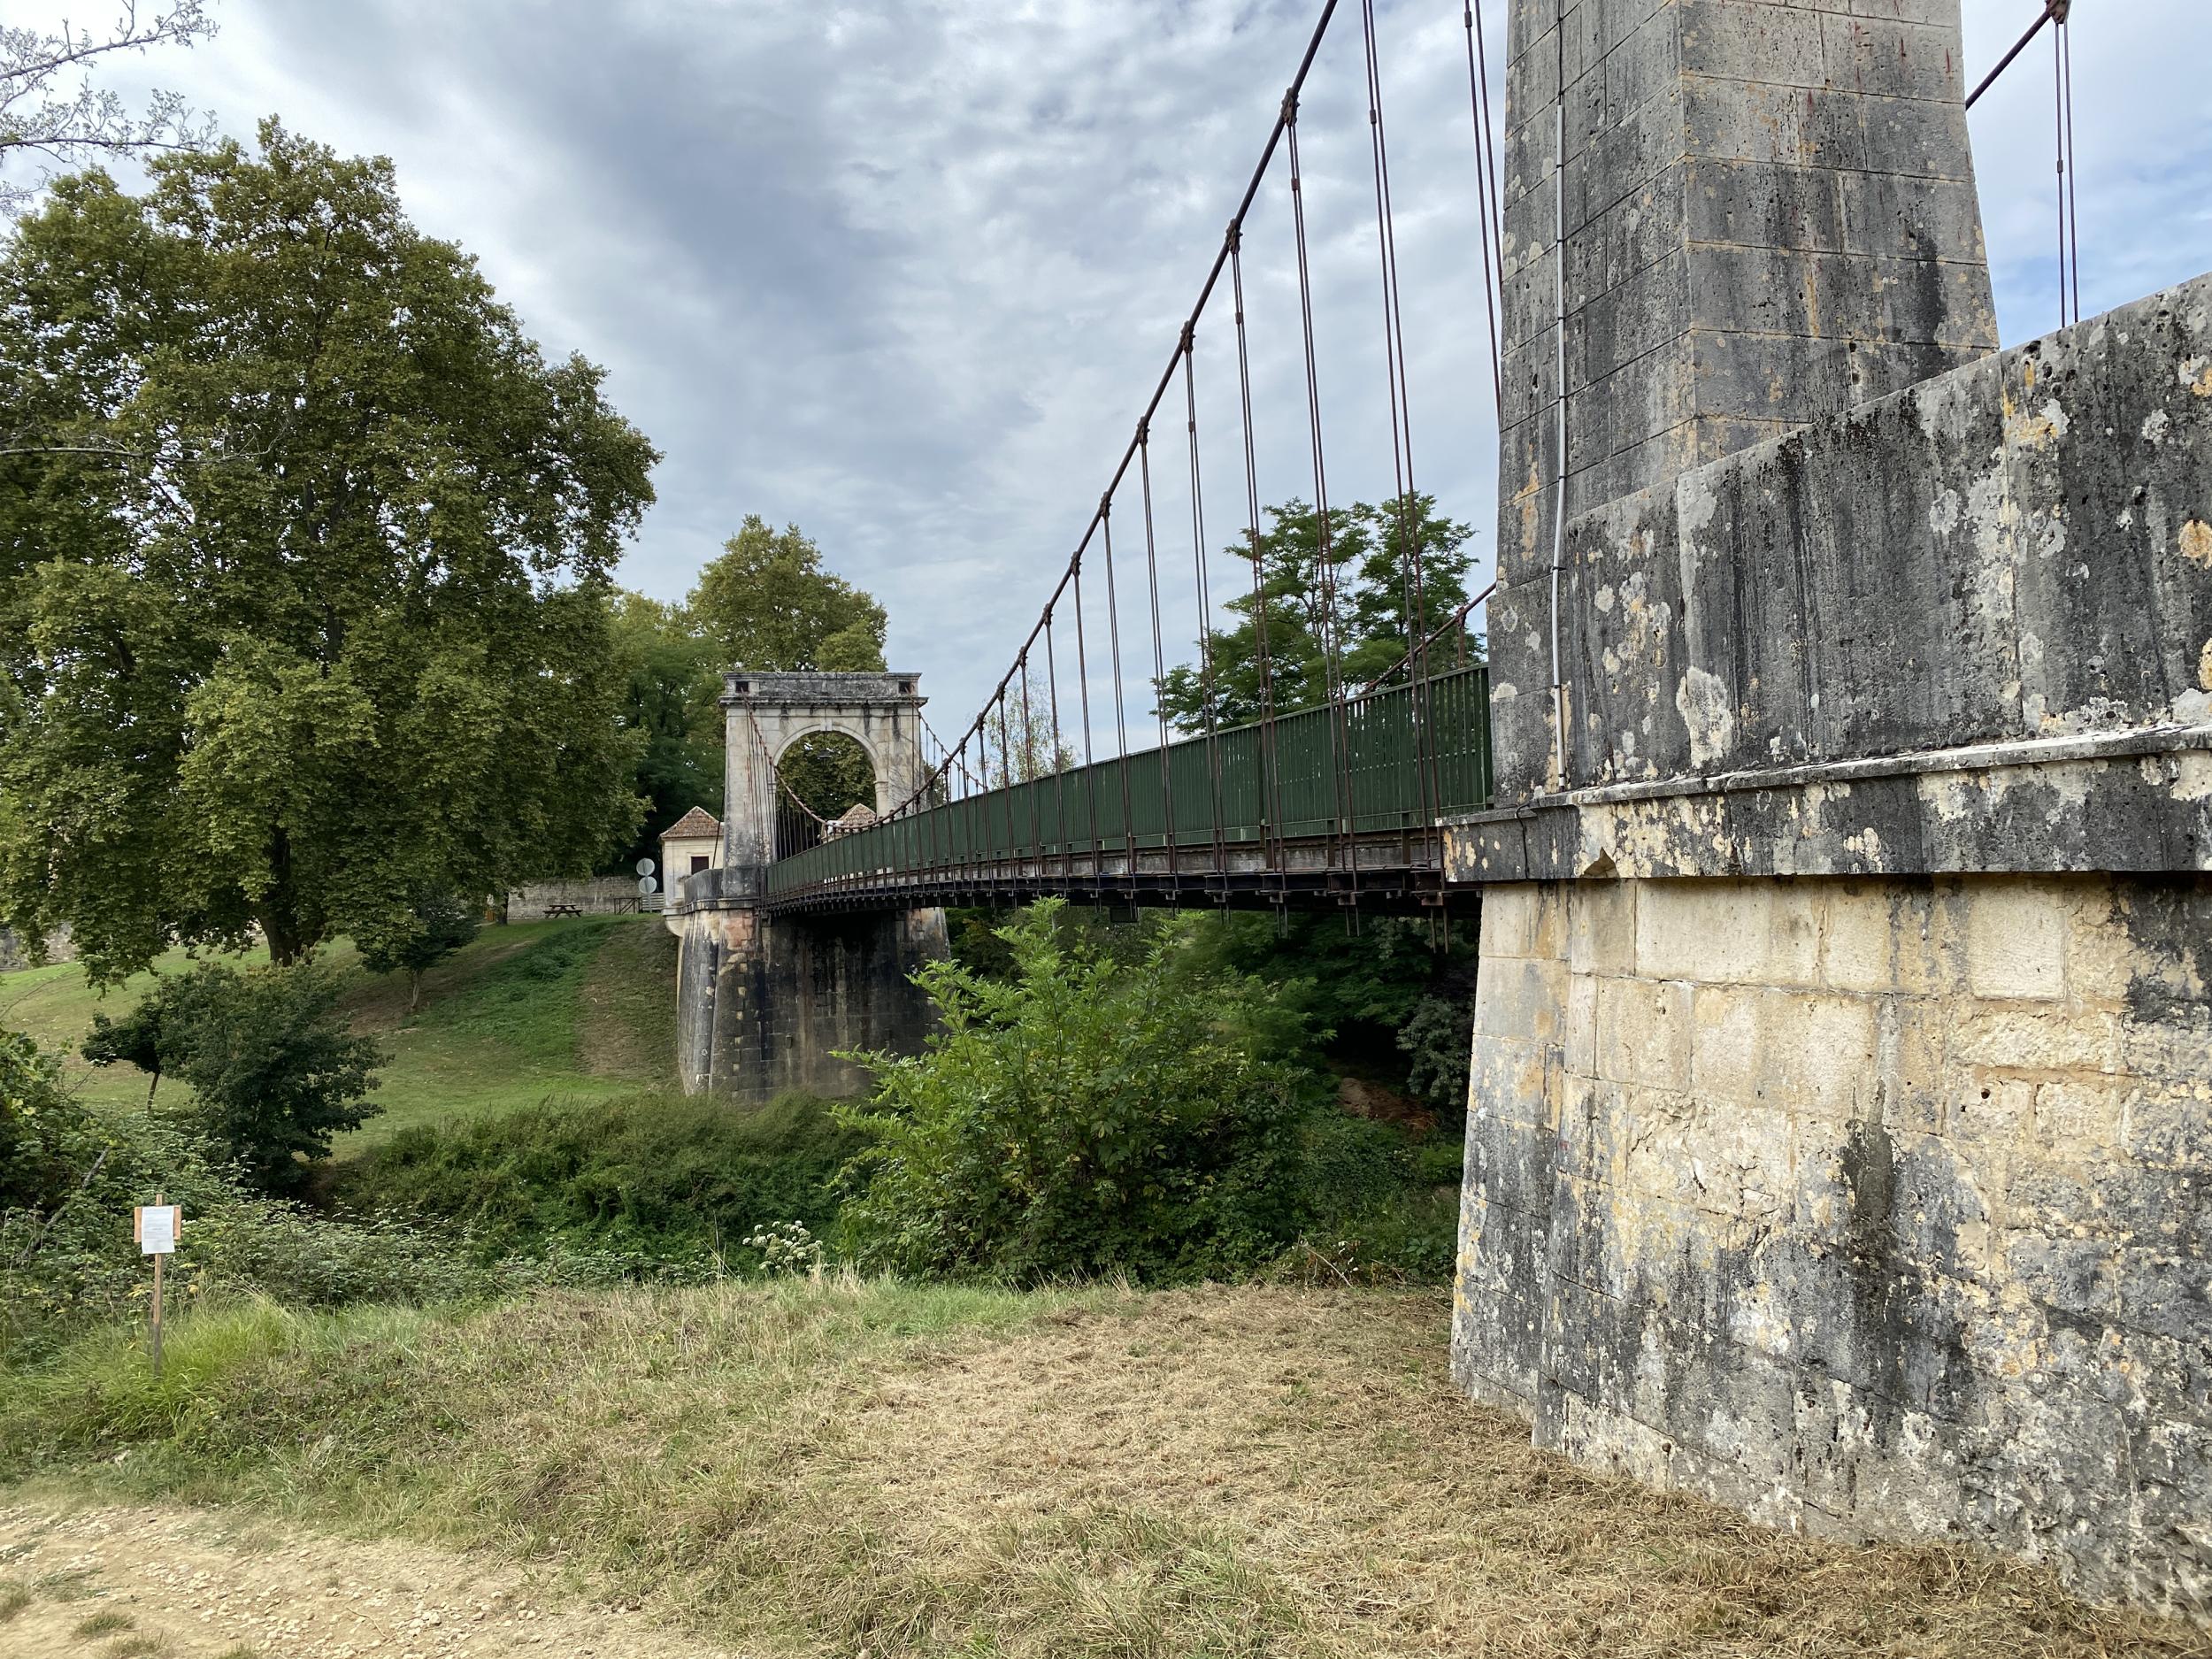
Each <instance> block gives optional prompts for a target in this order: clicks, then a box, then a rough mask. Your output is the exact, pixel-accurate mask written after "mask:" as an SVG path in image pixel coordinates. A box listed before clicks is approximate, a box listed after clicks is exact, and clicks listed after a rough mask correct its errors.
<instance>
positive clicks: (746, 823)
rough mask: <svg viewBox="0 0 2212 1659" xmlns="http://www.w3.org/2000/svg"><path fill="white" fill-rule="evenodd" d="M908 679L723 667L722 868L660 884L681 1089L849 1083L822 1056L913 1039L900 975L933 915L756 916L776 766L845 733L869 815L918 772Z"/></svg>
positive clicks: (771, 825)
mask: <svg viewBox="0 0 2212 1659" xmlns="http://www.w3.org/2000/svg"><path fill="white" fill-rule="evenodd" d="M920 683H921V682H920V677H919V676H918V675H915V674H900V673H883V674H874V673H803V672H765V673H762V672H749V671H748V670H746V669H742V668H738V669H733V670H731V671H730V672H728V673H727V674H726V675H724V676H723V695H722V709H723V712H724V716H725V725H724V746H723V754H724V773H723V811H722V836H723V844H722V866H721V868H719V869H718V870H706V871H702V872H699V873H698V874H697V875H695V876H691V877H688V878H687V879H684V880H683V881H682V882H681V883H680V884H679V886H678V887H676V888H675V890H673V891H672V892H671V893H670V895H669V905H668V910H667V920H668V927H669V931H670V932H672V933H674V934H675V935H676V936H677V938H679V939H680V940H681V941H683V943H682V950H681V953H680V958H679V967H678V971H677V998H678V1002H677V1032H678V1035H677V1045H678V1055H677V1060H678V1066H679V1070H680V1072H681V1074H682V1078H683V1084H684V1087H685V1089H686V1090H687V1092H689V1093H692V1094H718V1095H726V1096H727V1097H729V1098H731V1099H733V1100H737V1101H765V1100H768V1099H771V1098H772V1097H773V1096H774V1095H776V1094H779V1093H780V1092H782V1091H784V1090H786V1089H803V1090H807V1091H809V1092H810V1093H815V1094H849V1093H851V1092H853V1091H854V1090H855V1089H856V1088H857V1087H860V1085H861V1084H862V1082H863V1081H864V1078H863V1074H862V1073H861V1071H859V1069H858V1068H857V1067H856V1066H854V1065H853V1064H850V1063H849V1062H848V1061H843V1060H839V1059H837V1058H836V1057H835V1056H836V1054H837V1052H838V1051H840V1050H845V1049H855V1048H895V1049H912V1048H918V1047H919V1046H920V1044H921V1040H922V1037H923V1035H924V1034H925V1033H926V1032H927V1030H928V1029H929V1021H930V1011H929V1005H928V999H927V998H926V997H924V996H923V995H922V994H921V993H920V991H918V989H916V988H915V987H914V986H913V984H912V983H911V976H912V974H913V973H914V971H915V970H916V969H917V968H918V967H920V966H921V964H923V963H925V962H926V961H928V960H930V959H932V958H933V957H937V956H943V955H944V954H945V949H946V941H945V913H944V912H943V911H942V910H895V911H875V912H871V913H868V914H864V915H837V916H821V917H788V916H771V915H769V914H768V913H767V912H766V910H764V908H763V903H762V901H763V899H764V896H765V892H766V885H767V884H766V872H767V867H768V864H769V863H770V862H771V861H772V859H773V858H774V856H775V854H776V817H777V808H776V799H777V791H776V765H777V762H778V760H779V759H780V757H782V756H784V755H785V754H786V753H787V751H789V750H790V749H791V748H792V747H793V745H795V744H796V743H798V742H800V741H803V739H805V738H807V737H809V736H811V735H814V734H816V733H824V732H833V733H840V734H841V735H843V736H846V737H849V738H850V739H852V741H854V742H856V743H857V744H859V746H860V748H861V749H862V750H863V751H864V753H865V754H866V755H867V757H868V761H869V764H870V765H871V766H872V768H873V769H874V772H875V787H876V800H875V806H876V810H878V811H879V812H881V811H887V810H889V809H890V808H891V807H893V806H895V805H896V804H897V803H900V802H902V801H903V800H905V799H906V798H907V797H908V796H909V795H911V794H912V793H913V792H914V790H915V789H916V788H917V787H918V786H919V784H920V782H921V780H922V772H923V766H922V741H921V733H922V704H923V702H924V698H923V697H922V695H921V692H920V688H919V687H920Z"/></svg>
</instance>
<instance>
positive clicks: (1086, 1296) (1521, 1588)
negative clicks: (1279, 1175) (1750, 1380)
mask: <svg viewBox="0 0 2212 1659" xmlns="http://www.w3.org/2000/svg"><path fill="white" fill-rule="evenodd" d="M1447 1323H1448V1308H1447V1304H1446V1302H1445V1301H1444V1299H1443V1298H1442V1296H1441V1295H1440V1294H1430V1293H1403V1294H1401V1293H1384V1292H1354V1291H1333V1292H1330V1291H1314V1290H1302V1289H1294V1288H1288V1287H1245V1288H1239V1289H1205V1290H1197V1291H1189V1292H1175V1293H1164V1294H1150V1295H1141V1296H1140V1295H1135V1294H1117V1293H1113V1292H1107V1291H1090V1292H1083V1293H1068V1294H1043V1295H1037V1296H1032V1297H1026V1298H1023V1297H1016V1296H1012V1295H1010V1294H1003V1293H989V1292H961V1291H952V1290H944V1289H934V1290H917V1289H910V1288H902V1287H898V1286H866V1285H853V1284H844V1285H838V1284H831V1285H827V1286H803V1285H799V1286H780V1287H775V1288H771V1289H743V1288H730V1287H722V1288H717V1289H712V1290H705V1291H698V1292H687V1293H680V1294H657V1295H655V1294H643V1293H633V1294H617V1295H612V1296H606V1297H597V1298H584V1297H561V1298H547V1299H545V1300H542V1301H541V1302H534V1303H530V1304H525V1305H518V1306H511V1307H508V1308H503V1309H501V1310H495V1312H493V1313H489V1314H486V1315H483V1316H480V1317H474V1318H472V1319H470V1320H468V1321H465V1322H462V1323H459V1324H455V1325H436V1324H421V1325H415V1326H406V1327H403V1326H402V1325H398V1324H396V1323H395V1322H394V1321H393V1320H392V1319H390V1318H386V1319H384V1320H383V1322H382V1323H375V1322H368V1323H363V1324H358V1325H356V1326H354V1327H353V1328H352V1330H351V1333H350V1334H349V1333H348V1332H347V1330H346V1329H345V1328H344V1327H342V1326H315V1327H312V1330H310V1328H309V1327H307V1326H305V1325H299V1326H296V1327H293V1328H295V1329H296V1331H298V1332H306V1333H307V1334H305V1335H298V1336H296V1339H293V1340H289V1341H288V1345H286V1344H281V1343H280V1344H278V1345H277V1346H276V1348H275V1349H273V1350H272V1351H271V1353H270V1355H269V1358H268V1361H267V1364H266V1367H265V1369H264V1370H262V1371H236V1372H234V1374H233V1377H232V1379H231V1381H230V1383H229V1384H228V1386H227V1387H226V1390H225V1394H224V1398H223V1400H222V1401H221V1402H219V1404H212V1405H211V1407H210V1408H209V1409H211V1411H212V1413H213V1417H212V1420H211V1422H207V1421H204V1422H202V1423H201V1424H199V1425H198V1426H196V1427H194V1428H192V1429H190V1430H189V1431H188V1432H187V1434H186V1436H185V1438H184V1439H182V1440H173V1441H171V1442H169V1443H168V1446H167V1448H166V1449H162V1448H144V1449H143V1450H142V1452H140V1453H135V1454H134V1455H133V1459H132V1460H130V1462H128V1463H127V1464H126V1465H124V1468H125V1469H126V1471H128V1470H129V1469H131V1468H136V1469H137V1470H139V1471H141V1472H139V1473H138V1474H137V1475H135V1476H133V1475H130V1474H128V1473H126V1474H125V1475H124V1476H122V1477H120V1478H122V1479H135V1480H137V1481H138V1482H140V1483H141V1484H142V1485H143V1484H145V1483H148V1482H151V1483H154V1484H156V1485H157V1486H160V1487H161V1488H162V1489H164V1490H167V1491H184V1492H188V1493H190V1494H196V1495H199V1496H203V1497H207V1496H226V1497H229V1498H232V1499H237V1500H248V1501H252V1502H257V1503H259V1504H261V1505H264V1506H267V1507H271V1508H274V1509H289V1510H291V1511H292V1512H293V1513H295V1514H299V1515H305V1516H309V1517H312V1518H315V1519H318V1520H319V1521H321V1522H322V1523H323V1524H325V1525H344V1526H349V1527H353V1528H358V1529H363V1530H373V1531H385V1530H395V1529H398V1530H405V1531H410V1532H417V1533H434V1534H437V1535H439V1536H442V1537H443V1538H446V1539H449V1540H461V1541H465V1542H470V1543H473V1544H476V1545H479V1546H488V1547H492V1548H497V1549H499V1550H500V1551H502V1552H503V1553H505V1554H508V1555H518V1556H526V1557H531V1558H534V1559H537V1560H540V1561H544V1562H551V1563H563V1564H565V1565H568V1566H570V1567H572V1568H573V1569H575V1570H576V1571H578V1572H579V1573H580V1574H582V1575H584V1577H585V1578H586V1580H587V1581H588V1582H589V1583H592V1584H595V1585H596V1586H599V1588H600V1591H601V1593H602V1594H608V1595H612V1596H618V1597H620V1598H623V1599H626V1600H628V1599H640V1598H641V1599H643V1600H645V1601H647V1602H648V1603H649V1605H651V1606H653V1607H657V1608H658V1609H662V1610H663V1611H664V1612H665V1613H667V1614H670V1615H672V1616H674V1617H679V1618H680V1619H682V1620H683V1621H684V1622H686V1623H687V1624H692V1625H693V1626H694V1627H695V1628H700V1629H703V1630H709V1631H711V1632H715V1633H716V1634H718V1635H720V1636H722V1637H724V1638H725V1639H727V1640H733V1641H736V1642H738V1643H740V1644H741V1646H742V1647H743V1650H744V1651H746V1652H748V1653H780V1654H791V1655H841V1659H851V1655H855V1654H856V1653H858V1652H862V1651H864V1652H866V1653H867V1654H868V1655H870V1656H871V1659H892V1656H894V1655H947V1656H950V1655H970V1656H971V1659H974V1656H979V1655H999V1656H1002V1659H1015V1656H1017V1655H1018V1656H1020V1659H1079V1656H1094V1659H1104V1656H1105V1655H1146V1656H1148V1659H1184V1656H1186V1655H1224V1656H1230V1655H1234V1656H1237V1659H1260V1656H1261V1655H1286V1656H1296V1659H1339V1656H1343V1659H1349V1656H1350V1655H1455V1656H1458V1655H1468V1656H1477V1655H1479V1656H1480V1659H1568V1656H1569V1655H1573V1656H1575V1659H1581V1656H1582V1655H1623V1656H1625V1659H1633V1656H1636V1655H1729V1656H1735V1655H1862V1654H1871V1655H1898V1656H1899V1659H1902V1656H1904V1655H1914V1656H1915V1659H1970V1656H1971V1659H1981V1656H1984V1655H1987V1656H1989V1659H1998V1656H2000V1655H2001V1656H2004V1659H2012V1656H2015V1655H2050V1656H2052V1659H2059V1656H2062V1655H2063V1656H2066V1659H2072V1656H2074V1655H2083V1656H2087V1655H2212V1640H2208V1637H2207V1634H2206V1633H2204V1632H2192V1631H2189V1630H2186V1629H2184V1628H2181V1627H2178V1626H2176V1625H2171V1624H2162V1623H2158V1622H2155V1621H2152V1620H2148V1619H2144V1618H2139V1617H2131V1616H2127V1615H2122V1614H2117V1613H2112V1612H2108V1611H2101V1610H2098V1609H2092V1608H2089V1607H2086V1606H2084V1605H2083V1604H2081V1603H2079V1602H2078V1601H2073V1600H2071V1599H2070V1598H2069V1597H2068V1596H2067V1595H2066V1594H2064V1593H2063V1592H2062V1590H2061V1588H2060V1587H2059V1586H2058V1585H2057V1584H2056V1583H2055V1580H2054V1579H2052V1578H2050V1577H2049V1576H2048V1575H2047V1574H2046V1573H2044V1572H2042V1571H2038V1570H2036V1569H2032V1568H2030V1567H2028V1566H2025V1565H2023V1564H2020V1563H2013V1562H2008V1561H1999V1560H1994V1559H1992V1558H1989V1557H1985V1556H1983V1555H1978V1554H1975V1553H1973V1552H1970V1551H1965V1550H1961V1549H1956V1548H1940V1547H1912V1548H1902V1547H1894V1546H1888V1547H1878V1548H1870V1547H1852V1546H1848V1545H1844V1544H1839V1543H1835V1542H1832V1541H1823V1540H1809V1539H1804V1538H1796V1537H1789V1536H1783V1535H1778V1534H1775V1533H1772V1532H1765V1531H1763V1530H1761V1529H1759V1528H1757V1527H1755V1526H1753V1525H1750V1524H1748V1523H1747V1522H1746V1521H1744V1520H1743V1519H1742V1518H1741V1517H1738V1516H1736V1515H1734V1514H1732V1513H1731V1512H1728V1511H1725V1510H1723V1509H1717V1508H1715V1507H1713V1506H1710V1505H1708V1504H1704V1503H1701V1502H1695V1501H1692V1500H1688V1499H1683V1498H1670V1497H1666V1496H1663V1495H1659V1494H1653V1493H1650V1492H1648V1491H1646V1490H1644V1489H1642V1488H1640V1487H1638V1486H1633V1485H1631V1484H1629V1483H1626V1482H1624V1481H1620V1480H1616V1479H1608V1478H1603V1477H1600V1476H1596V1475H1593V1474H1590V1473H1587V1472H1586V1471H1580V1470H1578V1469H1576V1468H1574V1467H1573V1466H1572V1465H1571V1464H1568V1463H1565V1462H1564V1461H1563V1460H1561V1459H1559V1458H1556V1457H1554V1456H1551V1455H1547V1454H1542V1453H1539V1452H1535V1451H1532V1449H1531V1448H1530V1447H1529V1445H1528V1443H1527V1432H1526V1429H1525V1425H1522V1424H1520V1423H1518V1422H1516V1421H1514V1420H1512V1419H1509V1418H1508V1417H1503V1416H1501V1415H1499V1414H1496V1413H1494V1412H1489V1411H1485V1410H1480V1409H1476V1408H1473V1407H1471V1406H1470V1405H1468V1404H1467V1402H1465V1401H1464V1400H1463V1399H1462V1398H1461V1397H1460V1396H1459V1395H1458V1394H1457V1393H1456V1392H1455V1390H1454V1389H1453V1387H1452V1386H1451V1383H1450V1381H1449V1379H1448V1375H1447V1374H1446V1365H1445V1339H1446V1328H1447ZM315 1332H319V1333H322V1334H319V1335H317V1334H314V1333H315ZM234 1340H235V1339H234ZM100 1452H101V1454H102V1457H103V1461H102V1462H101V1463H99V1464H98V1465H96V1466H97V1467H98V1468H99V1469H101V1470H102V1471H106V1470H109V1469H111V1468H113V1467H114V1465H112V1464H111V1463H108V1462H106V1461H104V1460H105V1457H106V1455H108V1454H109V1453H110V1452H111V1447H109V1446H103V1447H101V1448H100ZM87 1467H88V1468H90V1467H93V1465H91V1464H90V1463H88V1464H87ZM103 1478H105V1479H115V1478H117V1477H114V1476H106V1475H104V1476H103Z"/></svg>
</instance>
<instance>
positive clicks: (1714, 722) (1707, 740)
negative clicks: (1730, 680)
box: [1674, 666, 1736, 766]
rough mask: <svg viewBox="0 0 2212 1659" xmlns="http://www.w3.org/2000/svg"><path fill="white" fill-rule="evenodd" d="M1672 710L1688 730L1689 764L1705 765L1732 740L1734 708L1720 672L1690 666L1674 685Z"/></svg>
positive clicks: (1732, 741) (1715, 757)
mask: <svg viewBox="0 0 2212 1659" xmlns="http://www.w3.org/2000/svg"><path fill="white" fill-rule="evenodd" d="M1674 707H1675V711H1676V712H1677V713H1678V714H1679V715H1681V717H1682V724H1683V725H1684V726H1686V727H1688V729H1689V733H1690V760H1691V764H1694V765H1699V766H1709V765H1711V764H1714V763H1715V762H1717V761H1718V760H1719V759H1720V758H1721V757H1723V756H1724V755H1726V754H1727V753H1728V751H1729V749H1730V747H1731V746H1732V744H1733V743H1734V742H1735V741H1736V711H1735V710H1734V708H1733V707H1732V706H1731V704H1730V702H1729V697H1728V687H1727V686H1726V685H1724V683H1722V680H1721V679H1720V676H1719V675H1717V674H1711V673H1708V672H1706V671H1705V670H1704V669H1702V668H1698V667H1695V666H1692V667H1690V668H1689V669H1687V670H1686V671H1685V672H1684V673H1683V676H1682V679H1681V681H1680V682H1679V683H1678V685H1677V686H1676V687H1675V689H1674Z"/></svg>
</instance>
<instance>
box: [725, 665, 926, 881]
mask: <svg viewBox="0 0 2212 1659" xmlns="http://www.w3.org/2000/svg"><path fill="white" fill-rule="evenodd" d="M722 683H723V694H722V708H723V711H724V715H725V717H726V724H725V743H724V754H725V759H726V773H725V786H724V790H723V801H724V806H725V809H726V810H724V813H723V816H722V835H723V849H722V853H723V859H724V861H725V862H726V863H727V864H733V865H743V864H753V865H764V864H767V863H768V862H769V861H770V860H771V859H772V858H773V857H774V856H775V808H776V771H775V769H776V765H777V764H778V763H779V762H780V760H781V759H782V757H783V756H784V755H785V754H786V752H787V751H788V750H789V749H790V748H791V746H792V745H793V744H794V743H796V742H798V741H800V740H801V739H803V738H806V737H810V736H812V735H814V734H816V733H823V732H833V733H837V734H838V735H840V736H842V737H849V738H850V739H852V740H853V741H854V742H856V743H857V744H859V745H860V749H861V752H862V753H863V754H864V755H866V756H867V757H868V764H870V765H871V766H872V767H873V768H874V770H875V775H876V799H875V809H876V810H877V811H879V812H888V811H889V810H891V809H892V808H893V807H895V806H896V805H898V804H899V803H901V802H902V801H904V800H905V799H906V798H907V797H908V796H909V795H912V794H913V793H914V791H915V789H916V788H918V787H919V786H920V784H921V780H922V771H923V767H922V704H923V703H924V702H925V701H926V699H925V698H924V697H923V696H922V695H921V689H920V687H921V677H920V676H919V675H918V674H901V673H881V674H872V673H865V674H864V673H810V672H764V673H755V672H749V671H748V670H746V669H742V668H733V669H732V670H731V671H730V672H728V673H726V674H725V675H724V676H723V682H722Z"/></svg>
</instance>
